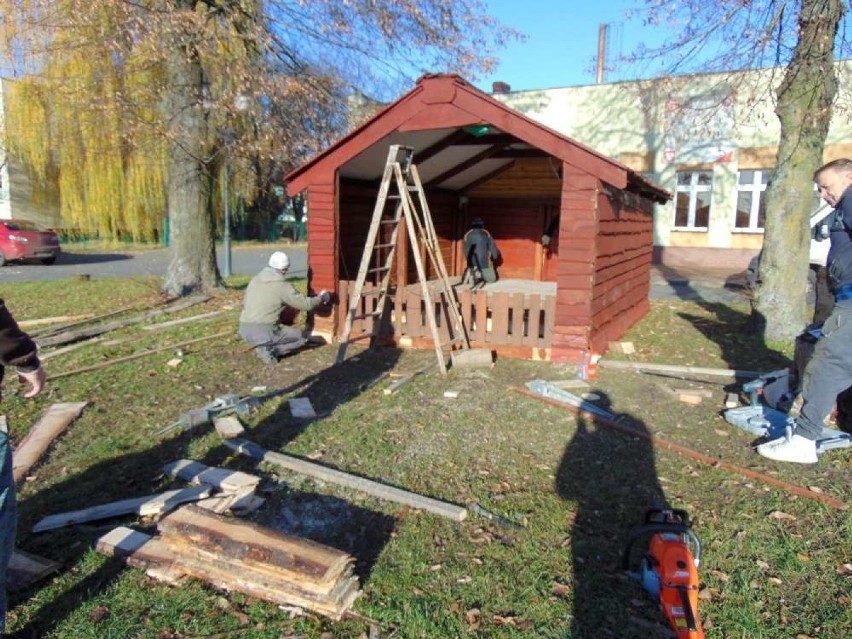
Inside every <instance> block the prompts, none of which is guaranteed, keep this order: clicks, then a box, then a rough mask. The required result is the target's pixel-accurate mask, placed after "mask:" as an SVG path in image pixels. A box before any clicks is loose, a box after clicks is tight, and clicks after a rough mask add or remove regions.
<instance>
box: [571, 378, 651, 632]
mask: <svg viewBox="0 0 852 639" xmlns="http://www.w3.org/2000/svg"><path fill="white" fill-rule="evenodd" d="M594 392H595V393H596V394H598V395H600V396H601V401H596V402H595V403H596V404H597V405H599V406H601V407H603V408H608V406H609V404H610V401H609V398H608V397H607V395H606V394H605V393H603V392H601V391H600V390H595V391H594ZM625 417H626V416H625ZM622 419H625V418H622ZM625 423H627V424H629V426H630V427H631V428H633V429H635V430H636V431H637V433H639V434H644V435H647V434H648V430H647V428H646V427H645V424H644V423H642V422H641V421H639V420H635V419H629V420H627V419H625ZM556 491H557V493H558V494H559V496H560V497H562V498H563V499H565V500H566V501H567V502H568V503H569V504H571V505H572V507H573V508H575V509H576V510H575V511H574V514H575V517H574V523H573V528H572V531H571V554H572V559H573V565H574V574H573V576H572V580H571V584H570V585H571V586H572V592H573V595H572V596H573V620H572V625H571V635H570V637H571V639H602V638H606V637H613V638H614V637H618V638H619V639H629V638H636V639H639V638H645V637H648V636H650V635H651V634H654V633H649V624H660V625H664V624H665V622H664V621H663V619H662V615H660V614H659V613H657V612H656V603H655V602H652V601H651V600H650V598H649V597H647V596H646V595H644V594H643V591H642V588H641V586H640V585H639V584H638V583H637V582H634V581H631V580H628V579H627V578H626V577H625V576H624V574H623V572H622V567H621V557H622V552H623V550H624V547H625V544H626V543H627V540H628V538H629V532H630V530H631V529H632V528H633V527H634V526H636V525H639V524H641V523H642V522H643V521H644V517H645V513H646V511H647V510H648V509H649V508H653V507H664V506H666V505H667V501H666V497H665V493H664V491H663V489H662V487H661V485H660V482H659V480H658V477H657V470H656V467H655V464H654V451H653V447H652V444H651V442H650V441H648V439H646V438H645V437H641V436H640V437H631V436H629V435H627V434H624V433H621V432H618V431H616V430H613V429H611V428H609V427H607V426H606V425H598V424H596V423H595V422H594V421H592V420H589V419H586V418H583V417H578V418H577V433H576V434H575V435H574V437H573V438H572V439H571V441H570V442H569V443H568V445H567V446H566V448H565V452H564V454H563V456H562V460H561V462H560V464H559V470H558V472H557V475H556ZM664 628H665V626H664V627H663V632H665V629H664Z"/></svg>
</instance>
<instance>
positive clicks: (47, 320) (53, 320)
mask: <svg viewBox="0 0 852 639" xmlns="http://www.w3.org/2000/svg"><path fill="white" fill-rule="evenodd" d="M93 317H94V315H93V314H92V313H86V314H84V315H60V316H58V317H42V318H40V319H31V320H22V321H20V322H18V326H20V327H21V328H29V327H30V326H43V325H44V324H57V323H59V322H77V321H79V320H87V319H91V318H93Z"/></svg>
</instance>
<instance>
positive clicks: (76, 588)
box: [10, 349, 399, 637]
mask: <svg viewBox="0 0 852 639" xmlns="http://www.w3.org/2000/svg"><path fill="white" fill-rule="evenodd" d="M298 357H299V355H295V356H293V357H292V358H290V359H288V360H285V361H287V362H291V363H296V362H298ZM398 359H399V351H398V350H395V349H383V350H380V349H375V350H370V351H366V352H364V353H362V354H361V355H360V357H358V358H357V360H356V359H355V358H352V359H350V361H348V362H346V363H345V364H344V365H341V366H331V367H328V368H325V369H323V370H320V371H319V372H318V373H315V374H311V375H307V376H305V377H304V378H302V379H301V380H299V381H297V382H296V383H294V384H291V385H289V386H287V387H285V388H282V389H278V390H280V391H281V393H280V397H281V398H282V399H281V400H280V401H281V407H280V408H279V409H278V410H277V411H276V412H275V413H274V414H273V415H271V416H270V417H269V418H267V419H265V420H264V421H263V422H262V423H261V424H260V425H259V426H258V427H256V428H255V429H252V431H251V432H250V434H249V435H248V436H249V437H250V438H251V439H252V441H255V442H256V443H258V444H260V445H262V446H264V447H267V448H269V449H272V450H278V449H281V448H283V447H284V446H285V445H286V444H287V443H288V442H289V441H291V440H292V439H293V438H295V437H296V436H298V435H299V433H301V432H302V431H303V430H304V429H305V428H306V427H308V426H309V425H310V423H311V421H310V420H305V419H301V420H299V419H294V418H293V417H292V416H291V415H290V412H289V409H288V408H287V402H286V398H287V397H288V396H296V395H297V396H300V397H308V398H310V399H311V402H312V404H313V406H314V407H315V408H316V410H317V412H318V413H319V414H320V415H322V414H326V413H329V412H331V411H333V410H334V408H335V407H337V406H339V405H341V404H343V403H346V402H348V401H351V400H352V399H354V398H355V397H356V396H357V395H358V394H359V393H361V392H362V389H363V387H364V382H366V381H368V380H371V379H374V378H375V377H376V376H378V375H379V374H381V373H383V372H385V371H388V370H390V369H392V368H393V367H394V366H395V364H396V362H397V360H398ZM272 401H279V400H277V398H276V399H275V400H272ZM110 409H112V410H119V408H118V407H101V408H98V407H93V408H90V409H88V410H110ZM209 429H210V426H209V425H207V426H198V427H195V428H194V429H192V430H190V431H188V432H186V433H183V434H182V435H180V436H178V437H172V438H170V439H165V440H162V441H159V442H156V443H155V444H154V445H152V446H151V447H149V448H147V449H145V450H143V451H139V452H133V453H130V454H125V455H120V454H118V455H116V457H114V458H111V459H108V460H105V461H103V462H100V463H98V464H96V465H94V466H92V467H90V468H88V469H87V470H85V471H84V472H82V473H79V474H75V475H72V476H70V477H68V479H66V480H64V481H62V482H60V483H57V484H55V485H54V486H51V487H50V488H47V489H45V490H42V491H40V492H37V493H35V494H33V495H31V496H27V497H23V498H21V500H20V503H19V517H20V518H19V524H18V543H19V545H20V547H22V548H24V549H25V550H27V551H30V552H33V553H36V554H39V555H42V556H44V557H47V558H51V559H55V560H57V561H61V562H62V563H63V564H64V566H67V567H78V566H79V565H80V562H81V559H82V558H83V555H84V554H85V553H86V552H87V551H88V549H89V548H91V547H92V546H93V544H94V542H95V540H96V539H97V538H98V537H100V536H102V535H103V534H105V533H106V532H108V531H109V530H112V528H114V527H115V526H118V525H131V526H133V527H134V528H136V529H137V530H142V531H143V532H148V533H151V534H153V533H155V532H156V530H155V528H154V526H153V525H152V526H150V527H149V528H147V529H146V528H144V527H142V526H139V525H134V523H133V521H132V517H129V516H128V517H124V518H122V519H121V520H118V519H116V520H112V521H98V522H93V523H91V524H86V525H80V526H73V527H68V528H61V529H58V530H54V531H48V532H45V533H41V534H33V533H31V532H29V531H31V530H32V526H33V525H34V524H35V523H37V521H38V520H40V519H41V518H42V517H43V516H45V515H47V514H53V513H62V512H69V511H74V510H78V509H83V508H87V507H90V506H93V505H97V504H103V503H107V502H112V501H117V500H121V499H127V498H131V497H139V496H143V495H148V494H153V493H158V492H162V491H164V490H169V489H172V488H179V487H183V486H185V484H184V483H183V482H180V481H178V482H170V481H169V480H168V479H167V478H164V477H163V476H162V468H163V466H164V465H165V464H167V463H169V462H171V461H175V460H177V459H181V458H191V454H190V452H189V451H190V450H191V444H192V442H193V440H194V439H196V438H199V437H201V436H202V435H204V434H205V433H206V432H209ZM103 437H107V438H108V437H109V433H108V432H104V433H103ZM152 439H153V438H152ZM233 455H234V453H233V451H231V450H230V449H227V448H225V447H224V446H217V447H215V448H213V449H212V450H211V451H210V452H209V454H207V455H206V456H205V457H204V458H203V459H198V461H201V462H202V463H204V464H207V465H210V466H216V465H224V466H226V467H228V468H232V469H244V470H246V469H247V470H253V469H254V467H255V466H256V463H254V462H252V461H250V460H247V459H244V458H241V457H237V458H235V459H233V460H231V461H229V462H228V463H227V464H223V462H224V461H225V460H226V459H227V458H229V457H232V456H233ZM261 474H262V473H261ZM277 486H278V487H279V488H282V490H281V493H280V494H281V495H283V496H282V497H280V498H278V499H270V500H269V502H270V503H273V504H276V505H279V504H281V505H280V507H278V508H277V510H275V512H272V513H270V512H264V510H263V509H262V510H261V511H259V512H258V514H257V516H256V517H255V518H256V519H257V520H258V521H260V522H261V523H264V524H266V525H275V526H277V528H278V529H279V530H282V532H288V533H291V534H297V535H301V536H305V537H308V538H310V539H313V540H315V541H320V542H322V543H326V544H328V545H331V546H334V547H336V548H339V549H341V550H345V551H347V552H350V553H352V554H353V555H355V557H356V560H357V563H356V571H357V573H358V574H359V576H360V577H361V578H362V579H363V578H364V577H366V575H368V574H369V571H370V569H371V567H372V565H373V563H374V562H375V559H376V557H377V556H378V553H379V552H380V550H381V548H382V547H383V546H384V544H385V543H386V541H387V539H389V537H390V533H391V531H392V528H393V520H392V519H391V518H389V517H387V516H385V515H382V514H378V513H374V512H370V511H367V510H365V509H362V508H358V507H353V506H349V505H347V504H345V503H344V502H343V501H342V500H337V499H335V498H330V497H327V496H318V495H311V494H305V493H301V492H298V491H294V490H289V489H288V488H287V487H286V485H282V484H278V485H277ZM332 520H333V521H332ZM122 569H123V566H122V565H121V564H120V562H117V561H115V560H108V561H105V562H104V563H103V564H101V565H100V566H99V567H98V568H96V569H95V570H93V571H92V573H91V574H88V575H87V576H86V577H84V578H82V579H80V580H74V579H73V578H72V579H70V580H69V582H70V585H69V586H68V587H67V588H66V589H64V590H61V591H60V592H58V594H51V595H50V597H49V598H45V599H47V600H44V599H42V601H43V603H40V605H39V606H38V608H37V609H36V610H35V612H33V613H31V614H30V615H29V618H28V623H27V626H26V630H29V631H31V632H34V633H35V635H34V636H36V637H41V636H44V635H46V634H48V633H49V632H50V631H52V630H53V629H55V628H57V627H58V626H59V625H60V624H61V623H62V622H63V620H64V619H65V618H66V617H67V616H69V615H70V614H71V613H73V612H74V610H75V609H77V608H79V607H80V606H81V605H84V604H85V603H86V602H87V601H89V600H91V599H93V598H95V597H97V596H99V595H100V594H102V593H104V592H105V591H106V590H108V588H109V586H110V584H112V583H113V582H114V580H115V579H116V578H117V577H118V576H119V575H120V574H121V572H122ZM44 585H45V584H44V583H42V584H37V586H36V587H44ZM178 587H179V586H178ZM34 592H35V591H34V590H29V591H24V592H18V593H11V596H10V599H11V601H10V603H11V605H12V606H17V605H18V604H21V603H22V602H24V601H27V600H28V599H30V597H32V596H33V595H34ZM10 609H11V607H10ZM149 612H151V611H148V610H138V611H136V614H137V615H138V618H139V619H140V620H141V619H143V618H147V617H148V613H149ZM158 614H163V613H161V612H159V611H155V612H152V614H151V616H152V617H155V616H156V615H158ZM168 614H169V613H165V616H168ZM104 623H107V622H104ZM140 623H141V621H140ZM10 625H11V624H10ZM171 630H172V631H174V630H179V629H171Z"/></svg>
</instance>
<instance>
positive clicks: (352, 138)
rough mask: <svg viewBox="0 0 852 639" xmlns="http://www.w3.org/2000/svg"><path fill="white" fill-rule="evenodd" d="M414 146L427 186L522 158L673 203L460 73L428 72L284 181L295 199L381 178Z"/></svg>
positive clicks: (456, 184)
mask: <svg viewBox="0 0 852 639" xmlns="http://www.w3.org/2000/svg"><path fill="white" fill-rule="evenodd" d="M391 144H404V145H406V146H410V147H412V148H413V149H414V160H415V162H416V163H417V167H418V170H419V173H420V175H421V179H422V180H423V183H424V184H425V185H427V186H439V187H441V188H447V189H452V190H457V191H461V190H464V188H465V187H466V186H467V185H470V184H474V183H476V182H477V181H478V180H479V179H480V178H482V177H484V176H487V175H490V174H492V173H493V172H495V171H498V170H499V169H500V167H501V166H505V165H507V164H509V163H510V162H512V161H513V160H514V159H515V158H518V157H531V156H536V155H538V156H540V157H551V158H555V159H557V160H559V161H560V162H567V163H568V164H571V165H572V166H574V167H577V168H579V169H581V170H583V171H585V172H587V173H589V174H591V175H594V176H596V177H598V178H599V179H601V180H602V181H604V182H606V183H608V184H611V185H612V186H614V187H616V188H619V189H627V190H630V191H634V192H637V193H640V194H642V195H644V196H646V197H648V198H650V199H652V200H655V201H658V202H666V201H668V199H669V198H670V195H669V193H668V191H666V190H665V189H663V188H661V187H659V186H658V185H656V184H654V183H653V182H651V181H649V180H647V179H646V178H645V177H643V176H642V175H641V174H639V173H637V172H636V171H633V170H632V169H630V168H629V167H627V166H625V165H624V164H622V163H620V162H618V161H616V160H613V159H612V158H609V157H607V156H605V155H602V154H600V153H598V152H597V151H595V150H593V149H591V148H589V147H587V146H585V145H584V144H582V143H580V142H577V141H576V140H573V139H571V138H568V137H566V136H564V135H562V134H560V133H558V132H556V131H554V130H553V129H550V128H549V127H546V126H544V125H543V124H541V123H539V122H536V121H535V120H533V119H532V118H529V117H527V116H525V115H523V114H522V113H520V112H518V111H516V110H514V109H512V108H510V107H508V106H506V105H505V104H503V103H502V102H500V101H498V100H495V99H494V98H493V97H491V96H489V95H488V94H486V93H484V92H482V91H480V90H479V89H477V88H476V87H474V86H472V85H471V84H469V83H468V82H466V81H465V80H463V79H462V78H461V77H459V76H457V75H446V74H441V75H426V76H423V77H421V78H420V79H419V80H418V81H417V84H416V86H415V87H414V89H412V90H411V91H409V92H408V93H406V94H405V95H403V96H402V97H400V98H399V99H398V100H396V101H395V102H392V103H390V104H389V105H387V106H386V107H385V108H383V109H382V110H381V111H379V112H378V113H376V114H375V115H374V116H373V117H371V118H370V119H369V120H367V121H366V122H365V123H364V124H362V125H361V126H359V127H357V128H356V129H354V130H352V131H351V132H349V133H348V134H347V135H345V136H344V137H342V138H341V139H340V140H338V141H337V142H335V143H334V144H333V145H331V146H330V147H329V148H328V149H326V150H325V151H323V152H322V153H320V154H319V155H317V156H315V157H314V158H312V159H311V160H309V161H307V162H305V163H304V164H302V165H301V166H299V167H297V168H296V169H294V170H293V171H291V172H290V173H289V174H287V175H286V176H285V181H286V182H287V192H288V193H289V194H290V195H291V196H292V195H295V194H296V193H299V192H300V191H302V190H304V189H305V188H307V187H308V186H309V185H310V184H311V183H314V182H325V183H328V178H329V176H331V175H333V174H334V172H335V171H339V172H340V174H341V176H342V177H351V178H356V179H362V180H378V179H380V177H381V174H382V171H383V169H384V164H385V158H386V155H387V149H388V146H390V145H391Z"/></svg>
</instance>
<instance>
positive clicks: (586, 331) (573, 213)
mask: <svg viewBox="0 0 852 639" xmlns="http://www.w3.org/2000/svg"><path fill="white" fill-rule="evenodd" d="M563 176H564V179H563V182H562V202H561V206H560V224H559V263H558V268H557V275H556V322H555V325H554V328H553V340H552V342H551V346H552V351H551V357H552V359H553V360H554V361H559V362H578V361H580V360H581V359H582V357H583V352H584V351H585V350H586V349H587V348H588V347H589V343H590V338H591V335H592V315H593V312H592V287H593V284H594V281H595V261H596V257H597V242H598V191H599V189H600V182H599V181H598V179H597V178H596V177H594V176H593V175H590V174H589V173H586V172H584V171H582V170H580V169H577V168H575V167H573V166H571V165H570V164H568V163H564V164H563Z"/></svg>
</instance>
